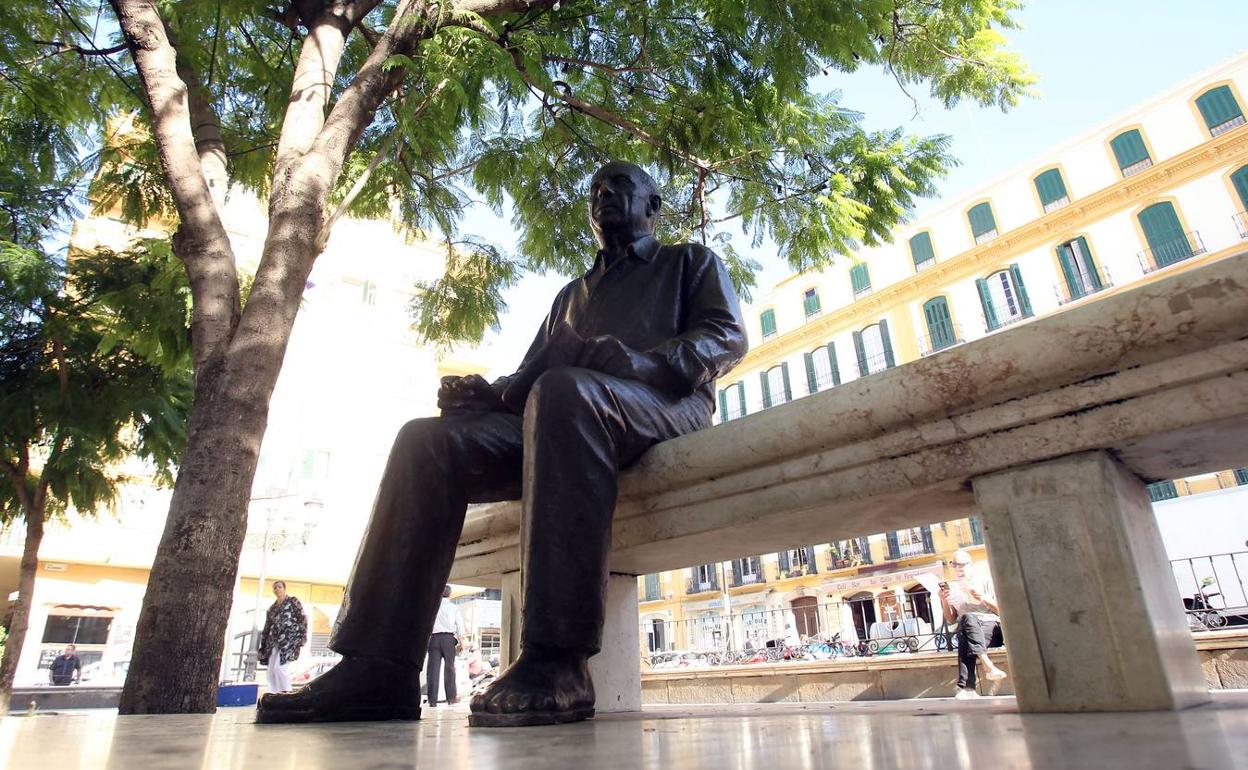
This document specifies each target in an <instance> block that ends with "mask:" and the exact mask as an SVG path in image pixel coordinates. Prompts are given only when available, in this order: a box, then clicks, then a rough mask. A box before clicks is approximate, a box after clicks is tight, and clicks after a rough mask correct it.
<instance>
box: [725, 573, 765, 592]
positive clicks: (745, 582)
mask: <svg viewBox="0 0 1248 770" xmlns="http://www.w3.org/2000/svg"><path fill="white" fill-rule="evenodd" d="M766 582H767V578H766V577H764V576H763V573H761V572H752V573H750V574H748V575H742V576H741V579H740V580H738V579H737V578H736V576H733V578H732V586H731V587H732V588H740V587H741V586H753V585H761V584H763V583H766Z"/></svg>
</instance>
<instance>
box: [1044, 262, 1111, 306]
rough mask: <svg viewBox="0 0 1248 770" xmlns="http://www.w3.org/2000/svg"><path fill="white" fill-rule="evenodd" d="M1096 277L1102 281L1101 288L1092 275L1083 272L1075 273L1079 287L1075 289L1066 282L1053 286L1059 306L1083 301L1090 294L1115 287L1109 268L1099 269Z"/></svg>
mask: <svg viewBox="0 0 1248 770" xmlns="http://www.w3.org/2000/svg"><path fill="white" fill-rule="evenodd" d="M1096 277H1097V279H1099V281H1100V284H1101V285H1100V286H1097V285H1096V284H1097V281H1095V280H1093V279H1092V274H1091V273H1086V272H1084V271H1082V270H1080V271H1079V272H1078V273H1075V282H1076V284H1078V286H1077V287H1076V288H1074V289H1072V288H1071V286H1070V284H1069V283H1067V282H1066V281H1062V282H1061V283H1055V284H1053V293H1054V294H1056V295H1057V304H1059V305H1065V304H1066V303H1067V302H1074V301H1075V300H1077V299H1083V298H1084V297H1086V296H1088V295H1089V294H1095V293H1097V292H1098V291H1102V290H1104V289H1108V288H1109V287H1111V286H1113V285H1114V281H1113V279H1112V278H1111V277H1110V275H1109V268H1106V267H1101V268H1098V269H1097V270H1096Z"/></svg>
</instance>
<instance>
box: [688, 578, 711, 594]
mask: <svg viewBox="0 0 1248 770" xmlns="http://www.w3.org/2000/svg"><path fill="white" fill-rule="evenodd" d="M718 590H719V581H718V580H710V581H706V580H698V579H697V578H689V581H688V582H687V583H685V593H686V594H688V595H693V594H704V593H708V592H710V591H718Z"/></svg>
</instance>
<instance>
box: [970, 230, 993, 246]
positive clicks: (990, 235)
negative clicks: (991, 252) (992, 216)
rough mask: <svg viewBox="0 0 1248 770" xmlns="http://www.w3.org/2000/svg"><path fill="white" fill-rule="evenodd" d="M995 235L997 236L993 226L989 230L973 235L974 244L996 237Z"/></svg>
mask: <svg viewBox="0 0 1248 770" xmlns="http://www.w3.org/2000/svg"><path fill="white" fill-rule="evenodd" d="M996 237H997V228H995V227H994V228H992V229H991V230H985V231H983V232H982V233H980V234H979V235H976V236H975V245H976V246H978V245H979V244H981V243H987V242H988V241H991V240H992V239H993V238H996Z"/></svg>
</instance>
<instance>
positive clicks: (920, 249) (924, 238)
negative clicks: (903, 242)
mask: <svg viewBox="0 0 1248 770" xmlns="http://www.w3.org/2000/svg"><path fill="white" fill-rule="evenodd" d="M910 258H911V259H913V260H914V269H915V271H916V272H917V271H919V270H922V269H924V268H926V267H931V266H932V265H934V264H936V251H935V250H934V249H933V248H932V234H931V233H919V234H918V235H916V236H914V237H913V238H911V239H910Z"/></svg>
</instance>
